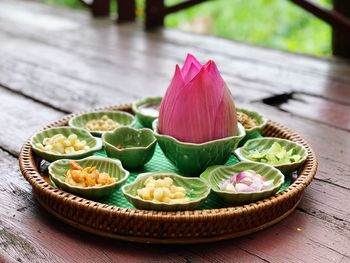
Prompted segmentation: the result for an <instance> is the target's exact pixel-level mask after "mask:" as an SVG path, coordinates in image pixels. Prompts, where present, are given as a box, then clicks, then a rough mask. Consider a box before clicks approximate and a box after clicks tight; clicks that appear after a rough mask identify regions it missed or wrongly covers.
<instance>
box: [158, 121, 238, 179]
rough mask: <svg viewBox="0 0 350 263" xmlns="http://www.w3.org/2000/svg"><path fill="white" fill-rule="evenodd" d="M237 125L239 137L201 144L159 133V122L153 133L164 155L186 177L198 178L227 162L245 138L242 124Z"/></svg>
mask: <svg viewBox="0 0 350 263" xmlns="http://www.w3.org/2000/svg"><path fill="white" fill-rule="evenodd" d="M237 125H238V135H237V136H231V137H226V138H222V139H218V140H213V141H209V142H206V143H199V144H196V143H188V142H181V141H179V140H177V139H175V138H174V137H171V136H168V135H163V134H160V133H158V120H155V121H154V122H153V131H154V135H155V136H156V137H157V140H158V144H159V146H160V148H161V149H162V151H163V152H164V155H165V156H166V157H167V158H168V159H169V160H170V161H171V162H172V163H173V164H174V165H175V166H176V167H177V168H178V169H179V170H180V171H181V172H182V173H184V174H185V175H190V176H198V175H200V173H201V172H203V171H204V170H205V169H206V168H207V167H208V166H211V165H218V164H224V163H226V162H227V160H228V159H229V157H230V155H231V152H232V151H233V150H234V149H236V147H237V145H238V143H239V142H240V140H242V139H243V137H244V136H245V131H244V128H243V126H242V124H240V123H238V124H237Z"/></svg>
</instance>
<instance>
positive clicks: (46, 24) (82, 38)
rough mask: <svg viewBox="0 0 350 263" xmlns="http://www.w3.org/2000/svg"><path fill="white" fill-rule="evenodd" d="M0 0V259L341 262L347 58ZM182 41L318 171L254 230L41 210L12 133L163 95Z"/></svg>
mask: <svg viewBox="0 0 350 263" xmlns="http://www.w3.org/2000/svg"><path fill="white" fill-rule="evenodd" d="M0 10H5V11H4V12H0V43H1V44H0V99H1V102H2V103H0V110H1V112H2V113H1V115H0V126H1V127H6V129H2V136H1V137H0V148H1V149H2V150H0V159H1V160H2V161H1V162H0V174H1V175H0V178H1V180H2V183H1V184H0V200H2V201H1V202H0V225H1V226H0V261H4V262H18V261H21V262H48V261H50V262H95V261H97V260H98V261H99V262H135V261H136V262H137V261H139V262H140V261H142V262H144V261H146V262H149V261H166V262H231V261H237V262H350V254H349V251H350V247H349V244H350V242H349V241H350V222H349V218H350V215H349V211H350V202H349V201H350V200H349V191H350V164H349V163H348V159H349V157H350V140H349V139H348V138H349V126H348V125H349V119H348V114H346V113H347V112H348V109H349V105H350V64H349V62H348V61H344V60H337V59H332V58H330V59H319V58H315V57H311V56H301V55H295V54H290V53H287V52H281V51H275V50H270V49H265V48H260V47H255V46H249V45H245V44H241V43H236V42H232V41H228V40H224V39H218V38H214V37H207V36H199V35H192V34H187V33H183V32H178V31H175V30H162V31H158V32H155V33H145V32H143V31H142V30H141V28H140V27H139V25H135V24H133V25H123V26H118V27H116V26H115V25H114V24H113V23H111V22H110V21H109V20H107V19H101V20H92V19H91V18H90V17H89V15H88V14H87V13H85V12H80V11H74V10H68V9H63V8H57V7H50V6H46V5H43V4H40V3H35V2H29V1H9V0H3V1H1V2H0ZM188 52H190V53H193V54H195V55H196V56H198V57H200V58H202V59H203V60H205V59H209V58H211V59H214V60H215V61H216V62H217V64H218V66H219V68H220V69H221V71H222V72H223V76H224V78H225V80H226V81H227V83H228V84H229V86H230V87H231V90H232V92H233V94H234V96H235V99H236V102H237V104H239V105H240V106H245V107H248V108H253V109H256V110H259V111H261V112H262V113H263V114H265V115H266V116H268V117H269V118H271V119H273V120H276V121H279V122H282V123H284V124H285V125H286V126H288V127H291V128H292V129H294V130H296V131H297V132H298V133H300V134H303V135H304V137H305V138H306V140H307V141H309V142H310V143H311V145H312V146H313V148H314V149H315V150H316V152H317V154H318V158H319V162H320V164H319V170H318V174H317V177H316V179H315V181H314V182H313V183H312V184H311V185H310V187H309V188H308V189H307V190H306V191H305V195H304V198H303V200H302V202H301V203H300V205H299V207H298V209H297V211H296V212H294V213H293V214H292V215H290V216H289V217H288V218H287V219H285V220H284V221H282V222H281V223H279V224H277V225H276V226H274V227H271V228H269V229H267V230H264V231H261V232H259V233H256V234H254V235H250V236H248V237H244V238H239V239H235V240H230V241H225V242H218V243H214V244H208V245H196V246H191V247H184V246H149V245H138V244H129V243H124V242H118V241H114V240H109V239H103V238H99V237H95V236H92V235H90V234H87V233H83V232H81V231H78V230H76V229H73V228H71V227H69V226H66V225H65V224H63V223H61V222H59V221H58V220H56V219H55V218H53V217H52V216H50V215H49V214H47V213H46V212H45V211H44V210H43V209H42V208H41V207H40V206H39V205H38V204H37V203H36V202H35V200H34V197H33V195H32V193H31V189H30V186H29V185H28V184H27V183H26V182H25V180H24V179H23V177H22V176H21V175H20V172H19V171H18V168H17V167H18V166H17V159H16V156H17V154H18V151H19V149H20V147H21V145H22V143H23V141H24V140H25V139H26V138H27V137H28V136H30V135H31V134H32V133H33V132H35V130H37V129H40V128H41V127H42V125H44V124H45V123H47V122H48V121H51V120H53V119H56V118H58V117H60V116H62V115H63V114H64V113H67V112H72V111H78V110H86V109H87V108H92V107H96V106H100V105H106V104H117V103H125V102H131V101H133V100H134V99H135V98H140V97H143V96H149V95H161V94H163V93H164V91H165V89H166V87H167V85H168V83H169V81H170V78H171V75H172V70H173V69H174V65H175V63H182V61H183V59H184V57H185V55H186V53H188ZM288 92H294V93H296V94H298V97H296V98H297V99H294V100H289V101H288V102H286V103H283V104H282V105H280V107H279V108H276V107H271V106H267V105H264V104H263V103H262V102H261V100H262V99H263V98H266V97H269V96H273V95H275V94H283V93H288ZM6 152H8V153H10V154H11V155H9V154H8V153H6Z"/></svg>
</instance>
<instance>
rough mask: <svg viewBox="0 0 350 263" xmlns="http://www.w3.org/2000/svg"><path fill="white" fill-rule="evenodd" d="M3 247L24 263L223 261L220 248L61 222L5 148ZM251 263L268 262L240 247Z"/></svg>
mask: <svg viewBox="0 0 350 263" xmlns="http://www.w3.org/2000/svg"><path fill="white" fill-rule="evenodd" d="M0 158H1V160H2V162H1V163H0V174H1V180H2V182H4V183H2V184H1V185H0V199H1V200H3V201H2V202H1V203H0V251H1V253H0V254H1V255H4V256H6V257H5V258H6V259H12V260H13V261H18V260H19V259H20V260H21V262H33V263H34V262H48V261H49V262H95V261H96V260H98V262H135V261H145V262H154V261H167V262H168V261H169V262H193V261H195V262H222V261H223V259H225V255H222V254H221V252H220V248H218V251H212V253H211V255H210V256H209V255H208V257H207V258H206V257H205V256H203V255H201V254H200V253H198V252H196V250H193V251H190V250H187V249H186V248H185V247H181V246H180V247H179V246H168V247H165V246H151V245H143V244H130V243H127V242H121V241H115V240H110V239H107V238H100V237H97V236H93V235H91V234H88V233H84V232H82V231H79V230H76V229H74V228H72V227H70V226H67V225H65V224H64V223H61V222H60V221H58V220H57V219H55V218H54V217H53V216H51V215H49V214H48V213H47V212H45V211H44V209H43V208H41V207H40V206H39V204H38V203H37V202H35V200H34V197H33V194H32V192H31V187H30V186H29V184H28V183H27V182H25V180H24V178H23V177H22V175H21V174H20V171H19V170H18V168H17V169H14V167H17V162H18V161H17V159H16V158H14V157H12V156H10V155H8V154H7V153H5V152H3V151H1V150H0ZM230 251H231V253H233V254H234V255H236V256H237V257H239V258H241V259H242V260H245V261H246V262H263V260H261V259H259V258H258V257H256V256H254V255H252V254H251V253H248V252H245V251H244V250H242V249H240V248H238V247H237V246H235V245H231V246H230Z"/></svg>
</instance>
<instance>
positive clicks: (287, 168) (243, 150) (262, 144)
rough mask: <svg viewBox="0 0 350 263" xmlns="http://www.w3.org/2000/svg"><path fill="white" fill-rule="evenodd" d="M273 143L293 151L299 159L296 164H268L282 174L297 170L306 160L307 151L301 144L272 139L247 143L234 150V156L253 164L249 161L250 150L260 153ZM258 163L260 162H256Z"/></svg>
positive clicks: (261, 139) (267, 138) (264, 138)
mask: <svg viewBox="0 0 350 263" xmlns="http://www.w3.org/2000/svg"><path fill="white" fill-rule="evenodd" d="M274 142H278V143H279V144H280V145H281V146H283V147H285V148H286V150H287V151H289V150H290V149H294V154H299V155H300V156H301V159H300V160H299V161H298V162H293V163H286V164H278V165H274V164H269V165H271V166H273V167H275V168H277V169H279V170H280V171H281V172H282V173H284V174H289V173H292V172H293V171H295V170H297V169H298V168H299V167H300V166H301V165H302V164H303V163H304V162H305V160H306V158H307V150H306V149H305V147H304V146H302V145H301V144H298V143H295V142H292V141H289V140H285V139H279V138H274V137H263V138H257V139H252V140H249V141H247V142H246V143H245V144H244V145H243V146H242V147H240V148H238V149H236V150H235V152H234V153H235V155H236V156H237V157H238V158H239V159H240V160H242V161H250V162H254V160H251V159H249V157H248V155H249V152H250V151H252V150H258V151H262V150H265V149H269V148H270V147H271V146H272V144H273V143H274ZM258 163H260V162H258Z"/></svg>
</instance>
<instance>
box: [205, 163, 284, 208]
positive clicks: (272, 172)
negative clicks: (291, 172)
mask: <svg viewBox="0 0 350 263" xmlns="http://www.w3.org/2000/svg"><path fill="white" fill-rule="evenodd" d="M245 170H253V171H255V172H256V173H258V174H260V175H261V176H263V177H265V178H267V179H268V180H274V181H273V187H272V188H270V189H267V190H263V191H259V192H251V193H233V192H229V191H223V190H221V189H220V187H219V185H220V183H221V182H223V181H225V180H226V179H227V178H228V177H230V176H231V175H234V174H237V173H240V172H243V171H245ZM200 178H202V179H203V180H205V181H206V182H207V183H208V184H209V186H210V188H211V190H213V191H214V192H215V193H216V194H217V195H218V196H219V197H220V198H221V199H223V200H224V201H225V202H226V203H229V204H235V205H242V204H248V203H251V202H255V201H258V200H261V199H264V198H267V197H270V196H272V195H274V194H275V193H276V192H277V191H278V190H279V189H280V188H281V186H282V185H283V183H284V175H283V174H282V173H281V172H280V171H279V170H278V169H275V168H273V167H271V166H269V165H267V164H260V163H252V162H240V163H237V164H235V165H233V166H224V165H218V166H211V167H209V168H208V169H207V170H205V171H204V172H203V173H202V174H201V175H200Z"/></svg>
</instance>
